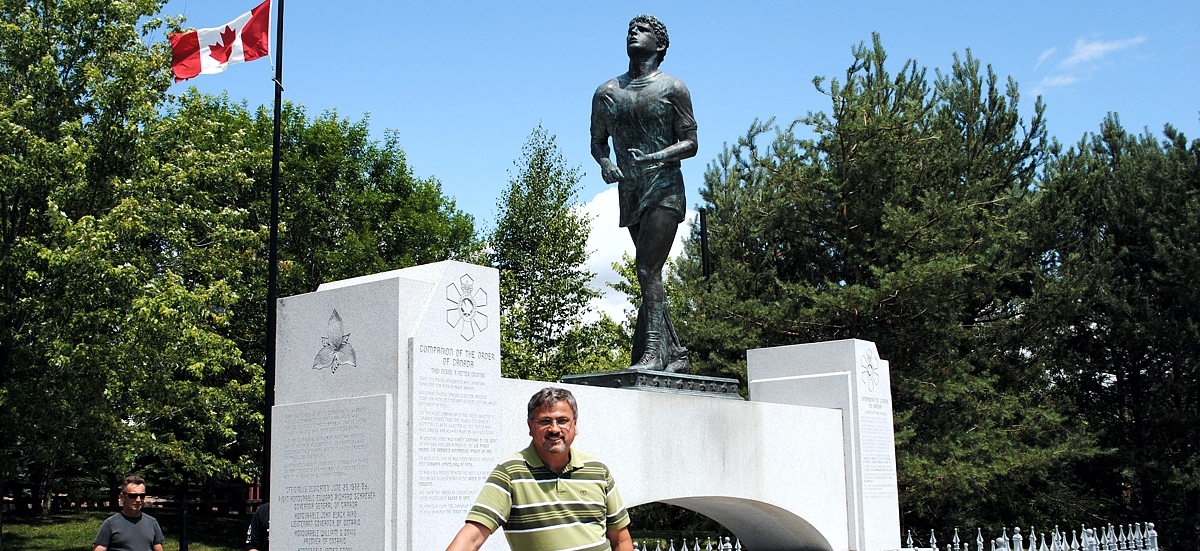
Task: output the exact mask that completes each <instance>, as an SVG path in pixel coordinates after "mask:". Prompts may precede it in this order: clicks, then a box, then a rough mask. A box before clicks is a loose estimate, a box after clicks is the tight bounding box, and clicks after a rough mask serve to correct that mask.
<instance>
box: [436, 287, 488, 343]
mask: <svg viewBox="0 0 1200 551" xmlns="http://www.w3.org/2000/svg"><path fill="white" fill-rule="evenodd" d="M446 300H448V301H450V302H452V303H454V307H452V308H448V309H447V310H446V323H449V324H450V327H455V328H459V334H460V335H462V337H463V339H466V340H468V341H469V340H471V339H473V338H475V334H476V333H480V332H483V331H484V330H485V329H487V327H488V318H487V315H486V314H484V313H483V311H482V309H483V307H485V306H487V305H488V303H487V291H484V290H483V289H480V288H478V287H476V286H475V280H474V279H471V276H469V275H463V276H462V277H460V278H458V284H457V285H456V284H454V283H451V284H450V285H447V286H446Z"/></svg>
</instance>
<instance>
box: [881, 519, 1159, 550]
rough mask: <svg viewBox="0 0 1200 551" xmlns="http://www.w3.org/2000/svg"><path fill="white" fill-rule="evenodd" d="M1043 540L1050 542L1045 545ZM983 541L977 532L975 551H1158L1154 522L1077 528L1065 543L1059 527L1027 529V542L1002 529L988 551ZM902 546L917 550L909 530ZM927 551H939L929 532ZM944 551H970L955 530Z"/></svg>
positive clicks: (1016, 531)
mask: <svg viewBox="0 0 1200 551" xmlns="http://www.w3.org/2000/svg"><path fill="white" fill-rule="evenodd" d="M1039 536H1040V537H1039ZM1046 538H1050V540H1049V541H1048V542H1047V541H1046ZM1026 540H1028V542H1027V541H1026ZM984 541H985V540H984V539H983V530H982V529H979V528H976V529H975V550H976V551H1159V549H1158V532H1156V531H1155V530H1154V523H1153V522H1145V523H1142V522H1135V523H1133V524H1127V525H1116V526H1113V525H1112V524H1109V525H1108V526H1107V527H1105V526H1101V527H1100V528H1088V527H1086V526H1080V527H1079V530H1078V531H1076V530H1071V537H1070V539H1067V533H1066V532H1065V531H1062V530H1059V529H1058V526H1055V527H1054V531H1052V532H1050V533H1049V534H1047V533H1046V532H1042V533H1041V534H1038V533H1037V532H1036V531H1035V529H1034V528H1033V527H1030V528H1029V536H1028V538H1026V537H1025V536H1022V535H1021V529H1020V528H1013V535H1012V537H1011V538H1010V537H1009V535H1008V528H1004V530H1003V533H1002V534H1001V535H1000V536H999V537H997V538H995V539H993V540H987V541H989V542H990V549H989V548H988V547H985V546H984ZM904 546H905V547H906V548H909V549H912V548H915V547H916V544H914V542H913V536H912V530H909V531H908V538H907V539H906V540H905V542H904ZM926 548H927V549H937V550H939V551H940V549H941V548H940V547H939V546H938V540H937V533H936V532H933V531H930V533H929V545H928V547H926ZM946 551H971V550H970V544H968V543H966V542H964V541H962V539H961V538H959V536H958V528H955V529H954V539H952V540H951V542H950V543H947V544H946Z"/></svg>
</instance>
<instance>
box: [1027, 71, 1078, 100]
mask: <svg viewBox="0 0 1200 551" xmlns="http://www.w3.org/2000/svg"><path fill="white" fill-rule="evenodd" d="M1077 80H1079V79H1078V78H1077V77H1076V76H1075V75H1055V76H1052V77H1046V78H1043V79H1042V81H1041V82H1039V83H1038V84H1037V86H1034V87H1033V94H1034V95H1035V96H1036V95H1038V94H1041V93H1042V92H1045V91H1046V89H1047V88H1054V87H1055V86H1066V85H1068V84H1072V83H1074V82H1075V81H1077Z"/></svg>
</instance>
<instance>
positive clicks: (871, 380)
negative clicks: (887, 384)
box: [860, 352, 879, 391]
mask: <svg viewBox="0 0 1200 551" xmlns="http://www.w3.org/2000/svg"><path fill="white" fill-rule="evenodd" d="M860 367H861V368H862V382H863V384H865V385H867V390H868V391H872V390H875V387H876V386H878V385H879V358H877V357H875V353H874V352H867V353H866V354H863V355H862V361H861V362H860Z"/></svg>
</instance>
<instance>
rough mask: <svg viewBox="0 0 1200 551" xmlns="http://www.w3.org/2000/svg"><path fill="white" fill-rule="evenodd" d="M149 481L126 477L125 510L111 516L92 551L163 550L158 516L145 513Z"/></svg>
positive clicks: (122, 504)
mask: <svg viewBox="0 0 1200 551" xmlns="http://www.w3.org/2000/svg"><path fill="white" fill-rule="evenodd" d="M145 503H146V481H145V480H144V479H142V477H140V476H127V477H125V484H124V485H122V486H121V512H120V513H117V514H115V515H113V516H111V517H108V518H107V519H106V520H105V521H104V524H101V525H100V532H98V533H97V534H96V539H95V540H93V541H92V544H93V545H95V547H94V548H93V549H92V551H163V546H162V544H163V540H164V538H163V533H162V528H160V527H159V526H158V521H157V520H154V517H152V516H150V515H147V514H145V513H142V505H145Z"/></svg>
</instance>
